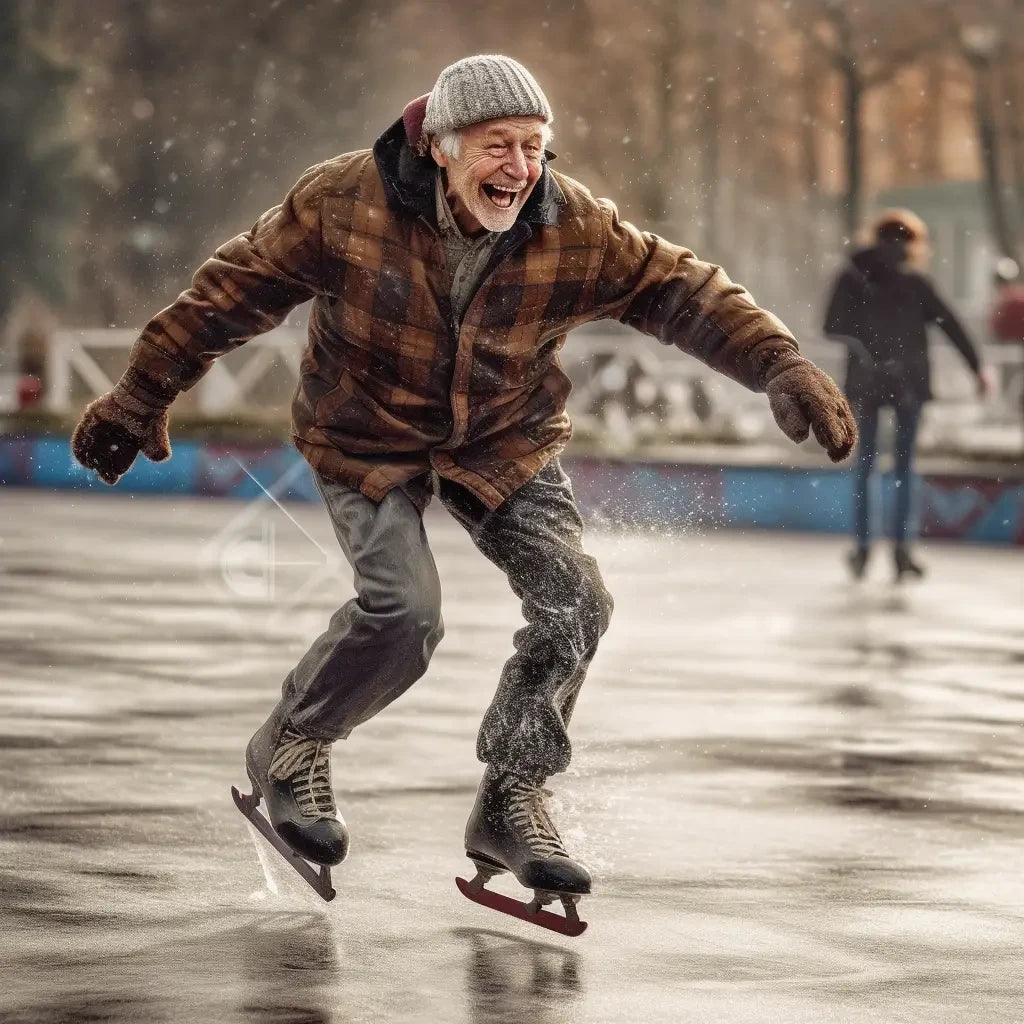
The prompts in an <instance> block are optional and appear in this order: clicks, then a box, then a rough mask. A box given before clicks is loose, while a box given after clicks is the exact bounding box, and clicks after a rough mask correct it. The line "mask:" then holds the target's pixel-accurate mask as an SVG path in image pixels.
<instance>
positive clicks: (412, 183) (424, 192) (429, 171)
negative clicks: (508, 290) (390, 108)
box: [373, 118, 565, 227]
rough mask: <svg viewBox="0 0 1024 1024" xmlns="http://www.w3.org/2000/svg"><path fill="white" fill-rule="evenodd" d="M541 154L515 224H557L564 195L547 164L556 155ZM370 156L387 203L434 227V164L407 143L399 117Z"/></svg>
mask: <svg viewBox="0 0 1024 1024" xmlns="http://www.w3.org/2000/svg"><path fill="white" fill-rule="evenodd" d="M544 157H545V159H544V170H543V171H542V173H541V176H540V180H539V181H538V182H537V184H536V185H535V186H534V188H533V191H532V192H531V193H530V198H529V199H527V200H526V205H525V206H524V207H523V208H522V210H521V211H520V212H519V216H518V217H517V218H516V223H517V224H519V223H524V222H525V223H527V224H544V225H548V226H554V225H556V224H557V223H558V213H559V208H560V207H562V206H564V205H565V196H564V195H563V194H562V190H561V188H560V187H559V185H558V182H557V181H555V179H554V176H553V175H552V173H551V171H550V170H548V166H547V165H548V163H549V162H550V161H551V160H553V159H554V158H555V154H554V153H549V152H545V154H544ZM373 158H374V160H375V161H376V164H377V171H378V172H379V174H380V180H381V182H382V183H383V185H384V194H385V196H386V197H387V201H388V205H389V206H390V207H391V208H392V209H395V210H399V211H401V212H404V213H407V214H409V215H410V216H413V217H424V218H426V220H427V222H428V223H429V224H431V225H433V226H434V227H437V211H436V208H435V204H434V177H435V175H436V173H437V164H435V163H434V161H433V159H432V158H431V157H429V156H420V155H419V154H418V153H417V152H416V151H415V150H414V149H413V148H412V146H410V145H409V140H408V139H407V138H406V134H405V125H404V123H403V121H402V118H398V120H397V121H395V123H394V124H393V125H391V127H390V128H388V130H387V131H386V132H384V134H383V135H382V136H381V137H380V138H379V139H378V140H377V141H376V142H375V143H374V146H373Z"/></svg>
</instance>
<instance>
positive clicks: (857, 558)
mask: <svg viewBox="0 0 1024 1024" xmlns="http://www.w3.org/2000/svg"><path fill="white" fill-rule="evenodd" d="M870 554H871V550H870V548H864V547H856V548H854V549H853V550H852V551H851V552H849V553H848V554H847V556H846V564H847V566H848V567H849V569H850V575H851V576H852V577H853V578H854V579H855V580H862V579H863V578H864V573H865V572H867V568H868V557H869V556H870Z"/></svg>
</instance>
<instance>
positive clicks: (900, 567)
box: [892, 547, 925, 583]
mask: <svg viewBox="0 0 1024 1024" xmlns="http://www.w3.org/2000/svg"><path fill="white" fill-rule="evenodd" d="M892 558H893V565H894V568H895V571H896V582H897V583H902V582H903V579H904V577H910V578H911V579H918V580H919V579H921V577H923V576H924V572H925V569H924V566H923V565H921V563H920V562H915V561H914V559H913V558H912V557H911V554H910V552H909V551H908V550H907V549H906V548H904V547H897V548H895V549H894V550H893V553H892Z"/></svg>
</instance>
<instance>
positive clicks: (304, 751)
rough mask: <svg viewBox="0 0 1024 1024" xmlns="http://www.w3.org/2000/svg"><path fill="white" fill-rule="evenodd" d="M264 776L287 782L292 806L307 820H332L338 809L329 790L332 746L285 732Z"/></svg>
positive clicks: (325, 742) (292, 730)
mask: <svg viewBox="0 0 1024 1024" xmlns="http://www.w3.org/2000/svg"><path fill="white" fill-rule="evenodd" d="M267 774H268V775H269V776H270V778H272V779H277V780H278V781H280V782H290V783H291V784H292V793H293V794H294V796H295V802H296V803H297V804H298V805H299V810H300V811H301V812H302V815H303V817H306V818H323V817H334V816H335V815H336V814H337V807H336V806H335V803H334V790H333V789H332V788H331V743H330V741H329V740H315V739H311V738H310V737H308V736H302V735H301V734H300V733H297V732H295V730H294V729H290V728H287V729H285V731H284V733H283V735H282V736H281V741H280V743H278V745H277V749H276V750H275V751H274V759H273V760H272V761H271V762H270V768H269V769H268V771H267Z"/></svg>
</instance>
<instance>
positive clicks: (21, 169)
mask: <svg viewBox="0 0 1024 1024" xmlns="http://www.w3.org/2000/svg"><path fill="white" fill-rule="evenodd" d="M52 8H53V5H52V3H34V2H32V0H7V2H5V3H3V4H0V192H2V194H3V195H4V197H5V202H4V203H3V205H2V206H0V330H2V331H3V345H2V352H3V355H2V357H0V359H2V363H0V375H2V376H3V377H4V378H6V382H7V383H6V388H5V390H6V396H5V400H4V404H5V405H7V406H9V405H10V378H11V376H12V375H15V374H16V373H17V371H18V353H17V338H15V337H13V335H12V332H10V331H8V330H7V327H8V324H9V321H10V318H11V315H12V313H13V311H14V308H15V306H16V304H17V303H18V301H19V299H20V298H21V297H22V296H23V295H25V294H26V293H32V294H35V295H37V296H39V297H40V298H42V299H44V300H46V301H47V302H49V303H52V304H54V305H56V304H59V303H61V302H62V301H63V300H64V298H65V297H66V295H67V293H68V283H69V269H70V268H71V266H73V261H72V260H70V259H69V252H68V243H69V239H70V236H71V232H72V230H73V226H74V224H75V223H76V221H77V220H78V218H80V217H81V216H82V214H83V210H84V206H85V203H86V200H87V198H88V184H89V180H90V172H91V170H92V167H93V164H92V161H91V160H90V154H89V150H88V147H87V146H85V145H84V144H83V143H82V141H81V140H80V139H78V138H76V137H75V134H74V132H73V131H72V128H71V125H70V123H69V106H68V103H69V97H70V92H71V89H72V87H73V85H74V84H75V81H76V79H77V76H78V69H77V68H76V67H75V65H74V64H73V63H72V62H70V61H68V60H67V59H65V58H64V57H63V56H62V55H61V54H60V53H59V52H58V50H57V48H56V47H55V46H54V44H53V41H52V39H51V38H50V36H49V34H48V30H49V27H50V16H51V14H52Z"/></svg>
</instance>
